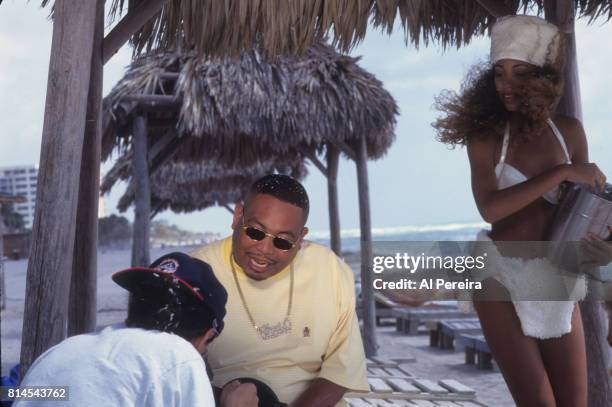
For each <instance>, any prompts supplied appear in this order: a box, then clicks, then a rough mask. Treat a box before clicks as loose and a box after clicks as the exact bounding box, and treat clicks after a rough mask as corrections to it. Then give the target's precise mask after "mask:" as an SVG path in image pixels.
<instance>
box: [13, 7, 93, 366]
mask: <svg viewBox="0 0 612 407" xmlns="http://www.w3.org/2000/svg"><path fill="white" fill-rule="evenodd" d="M96 3H97V2H96V0H57V1H56V2H55V8H54V18H53V39H52V43H51V57H50V62H49V81H48V85H47V95H46V102H45V117H44V122H43V134H42V145H41V154H40V172H39V173H38V191H37V194H36V213H35V216H34V226H33V228H32V246H31V253H30V259H29V261H28V274H27V281H26V301H25V309H24V318H23V329H22V332H23V333H24V335H23V337H22V341H21V373H22V376H21V377H24V374H25V372H26V371H27V369H28V368H29V366H30V364H31V363H32V362H33V361H34V359H35V358H36V357H38V356H39V355H40V354H41V353H42V352H44V351H45V350H47V349H48V348H49V347H51V346H53V345H55V344H57V343H58V342H60V341H61V340H63V339H64V338H65V337H66V328H67V325H68V320H67V319H68V298H69V290H70V274H71V272H72V263H73V253H74V240H75V229H76V225H75V224H76V222H75V220H76V214H77V201H78V194H79V170H80V165H81V155H82V152H83V138H84V134H85V118H86V113H87V95H88V89H89V81H90V78H91V60H92V53H93V39H94V33H95V22H96V6H97V4H96Z"/></svg>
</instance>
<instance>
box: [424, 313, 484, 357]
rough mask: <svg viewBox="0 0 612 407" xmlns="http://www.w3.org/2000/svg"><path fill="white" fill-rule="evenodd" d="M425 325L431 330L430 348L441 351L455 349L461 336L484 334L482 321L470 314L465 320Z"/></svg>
mask: <svg viewBox="0 0 612 407" xmlns="http://www.w3.org/2000/svg"><path fill="white" fill-rule="evenodd" d="M425 325H426V326H427V328H429V346H431V347H436V348H439V349H455V338H457V337H458V336H459V335H461V334H482V328H481V327H480V321H479V320H478V318H474V317H472V316H471V315H470V314H466V317H465V318H454V319H443V320H431V321H428V322H426V324H425Z"/></svg>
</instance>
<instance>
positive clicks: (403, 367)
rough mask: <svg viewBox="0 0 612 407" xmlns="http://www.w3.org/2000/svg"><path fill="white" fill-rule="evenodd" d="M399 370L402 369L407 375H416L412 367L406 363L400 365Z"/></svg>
mask: <svg viewBox="0 0 612 407" xmlns="http://www.w3.org/2000/svg"><path fill="white" fill-rule="evenodd" d="M397 368H398V369H399V370H401V371H402V372H404V373H405V374H406V375H407V376H414V374H412V372H411V371H410V368H409V367H407V366H406V365H403V364H402V365H399V366H398V367H397Z"/></svg>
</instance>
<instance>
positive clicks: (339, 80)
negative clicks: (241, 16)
mask: <svg viewBox="0 0 612 407" xmlns="http://www.w3.org/2000/svg"><path fill="white" fill-rule="evenodd" d="M357 61H358V58H352V57H348V56H344V55H341V54H338V53H337V52H336V51H334V50H333V48H332V47H330V46H328V45H323V44H318V45H316V46H313V47H311V48H310V49H309V50H308V52H307V53H306V54H305V55H304V56H301V57H287V58H282V59H279V60H277V61H276V62H274V63H268V62H266V61H265V60H264V59H263V58H262V56H261V53H260V52H259V51H251V52H248V53H243V54H242V56H241V57H240V59H238V60H236V59H231V58H221V59H220V58H215V59H209V58H200V57H197V56H195V55H194V54H193V53H187V54H177V53H153V54H150V55H147V56H144V57H142V58H139V59H137V60H136V61H134V62H133V63H132V65H131V66H130V67H129V69H128V71H127V72H126V74H125V76H124V77H123V79H121V81H119V83H118V84H117V85H116V86H115V87H114V88H113V90H112V92H111V93H110V94H109V95H108V96H107V97H106V98H105V103H104V119H103V141H102V146H103V147H102V151H103V158H105V159H106V158H107V157H108V156H109V155H110V153H111V151H112V150H113V148H115V147H119V148H121V147H126V146H129V145H130V143H131V118H132V117H133V115H134V114H136V113H137V111H136V110H135V106H136V105H135V102H133V101H126V100H128V99H129V96H134V95H164V94H165V95H174V96H175V97H176V100H177V106H176V109H175V110H172V109H169V108H167V107H164V109H163V110H160V109H158V110H155V111H149V113H148V117H149V119H150V121H151V123H152V124H151V126H150V127H151V131H150V133H151V134H150V137H152V138H156V137H160V134H161V133H163V132H165V131H167V130H168V129H172V130H175V131H176V132H177V133H178V135H179V136H181V137H185V136H187V138H186V139H188V145H186V146H185V147H184V151H183V152H184V153H185V154H188V155H189V154H190V155H191V156H192V157H193V158H197V159H198V160H201V159H203V158H214V159H217V160H221V161H226V160H230V161H231V160H234V162H235V163H238V162H242V163H245V162H247V163H251V162H255V161H256V160H257V159H258V158H259V157H261V156H265V155H268V154H269V153H270V151H273V152H275V153H290V152H291V149H292V148H294V149H297V148H298V147H299V146H302V147H305V146H306V147H308V148H309V149H313V148H317V147H320V146H322V145H323V144H324V143H325V142H326V141H328V140H330V139H336V140H341V141H344V142H347V143H350V142H351V141H355V140H356V139H357V138H358V137H366V140H367V145H368V153H369V156H370V158H378V157H380V156H382V155H383V154H384V153H385V152H386V151H387V149H388V148H389V146H390V145H391V143H392V142H393V140H394V137H395V136H394V133H393V131H394V127H395V116H396V115H397V113H398V110H397V105H396V103H395V100H394V99H393V97H392V96H391V95H390V94H389V93H388V92H387V91H386V90H385V89H384V88H383V87H382V84H381V82H380V81H378V80H377V79H376V78H375V77H374V76H373V75H371V74H370V73H368V72H367V71H365V70H364V69H362V68H361V67H359V66H358V65H357ZM130 100H133V98H132V99H130ZM170 100H173V99H172V97H171V96H170ZM156 123H157V124H156Z"/></svg>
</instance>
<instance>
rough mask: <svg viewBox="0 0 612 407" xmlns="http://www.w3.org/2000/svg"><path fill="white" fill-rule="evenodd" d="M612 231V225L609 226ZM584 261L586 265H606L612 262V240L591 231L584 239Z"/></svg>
mask: <svg viewBox="0 0 612 407" xmlns="http://www.w3.org/2000/svg"><path fill="white" fill-rule="evenodd" d="M608 232H610V233H612V226H608ZM581 249H582V261H581V264H582V265H583V266H585V267H605V266H607V265H608V264H610V263H612V242H608V241H605V240H603V239H601V238H600V237H599V236H595V235H593V234H591V233H589V234H588V235H587V236H586V237H584V238H583V239H582V245H581Z"/></svg>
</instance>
